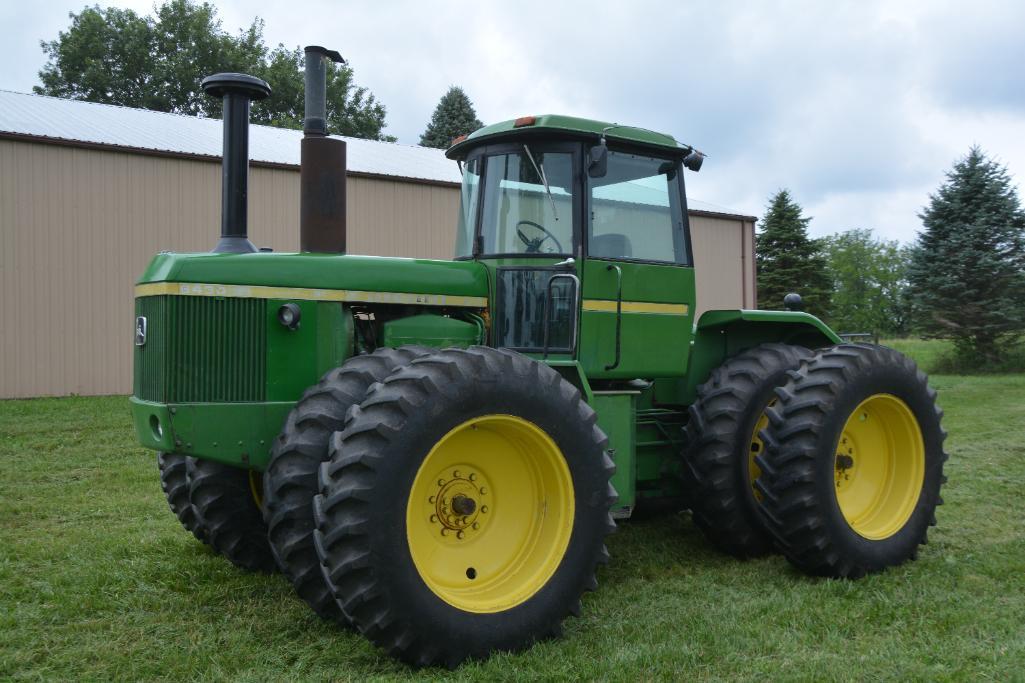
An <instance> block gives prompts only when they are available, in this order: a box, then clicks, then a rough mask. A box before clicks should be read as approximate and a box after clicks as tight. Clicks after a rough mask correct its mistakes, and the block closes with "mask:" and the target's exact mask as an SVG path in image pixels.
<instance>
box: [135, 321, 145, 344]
mask: <svg viewBox="0 0 1025 683" xmlns="http://www.w3.org/2000/svg"><path fill="white" fill-rule="evenodd" d="M145 344H146V316H144V315H140V316H139V317H138V318H136V319H135V345H136V346H144V345H145Z"/></svg>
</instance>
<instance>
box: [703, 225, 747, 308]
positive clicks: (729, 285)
mask: <svg viewBox="0 0 1025 683" xmlns="http://www.w3.org/2000/svg"><path fill="white" fill-rule="evenodd" d="M751 226H752V224H751V223H750V222H749V221H742V220H736V219H721V218H709V217H707V216H691V217H690V232H691V243H692V247H693V249H694V263H695V266H694V270H695V272H694V276H695V280H696V283H697V313H698V315H700V314H701V313H703V312H704V311H707V310H709V309H720V308H753V307H754V300H755V294H754V268H753V267H752V265H751V264H752V262H753V258H754V251H753V249H754V245H753V244H752V241H751V230H752V228H751Z"/></svg>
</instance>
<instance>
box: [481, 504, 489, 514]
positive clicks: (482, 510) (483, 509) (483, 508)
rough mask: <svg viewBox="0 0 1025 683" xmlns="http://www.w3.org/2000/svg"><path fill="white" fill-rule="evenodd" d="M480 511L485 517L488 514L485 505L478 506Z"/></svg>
mask: <svg viewBox="0 0 1025 683" xmlns="http://www.w3.org/2000/svg"><path fill="white" fill-rule="evenodd" d="M480 511H481V512H482V513H484V514H485V515H486V514H488V506H487V505H481V506H480Z"/></svg>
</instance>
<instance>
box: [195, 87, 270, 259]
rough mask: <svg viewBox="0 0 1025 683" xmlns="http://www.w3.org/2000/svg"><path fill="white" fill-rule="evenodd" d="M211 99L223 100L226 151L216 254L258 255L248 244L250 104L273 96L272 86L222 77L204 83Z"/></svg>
mask: <svg viewBox="0 0 1025 683" xmlns="http://www.w3.org/2000/svg"><path fill="white" fill-rule="evenodd" d="M202 86H203V90H205V91H206V93H207V94H208V95H212V96H214V97H221V98H223V102H224V111H223V117H224V149H223V152H222V159H221V239H220V241H219V242H218V243H217V246H216V247H214V251H215V252H223V253H233V254H245V253H248V252H253V251H256V247H254V246H253V243H252V242H250V241H249V233H248V229H249V228H248V220H249V219H248V195H249V103H250V102H251V101H252V100H262V99H264V98H265V97H267V96H268V95H270V93H271V90H270V86H269V85H267V83H266V82H264V81H261V80H260V79H259V78H256V77H254V76H247V75H246V74H234V73H223V74H214V75H213V76H207V77H206V78H204V79H203V83H202Z"/></svg>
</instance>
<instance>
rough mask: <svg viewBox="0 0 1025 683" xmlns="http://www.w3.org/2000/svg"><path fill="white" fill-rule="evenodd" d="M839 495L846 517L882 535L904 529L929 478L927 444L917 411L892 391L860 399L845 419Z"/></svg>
mask: <svg viewBox="0 0 1025 683" xmlns="http://www.w3.org/2000/svg"><path fill="white" fill-rule="evenodd" d="M834 476H835V480H836V501H837V503H838V504H839V505H840V511H841V512H842V513H843V516H844V518H845V519H846V520H847V523H848V524H850V526H851V528H852V529H853V530H854V531H855V532H857V533H858V534H860V535H861V536H864V537H865V538H867V539H870V540H874V541H878V540H882V539H884V538H889V537H890V536H893V535H894V534H896V533H897V532H898V531H900V530H901V529H902V528H903V527H904V525H905V524H906V523H907V521H908V519H909V518H910V517H911V513H912V512H914V510H915V506H916V505H917V504H918V497H919V495H920V494H921V491H922V483H923V481H924V479H925V444H924V442H923V440H922V430H921V427H919V425H918V420H916V419H915V415H914V413H912V412H911V409H910V408H909V407H908V405H907V404H906V403H904V401H902V400H900V399H899V398H897V397H896V396H893V395H891V394H875V395H874V396H870V397H868V398H867V399H865V400H864V401H862V402H861V403H860V404H859V405H858V407H857V408H855V409H854V412H852V413H851V415H850V417H848V418H847V423H846V424H845V425H844V428H843V432H842V433H841V434H840V438H839V440H838V442H837V446H836V455H835V458H834Z"/></svg>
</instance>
